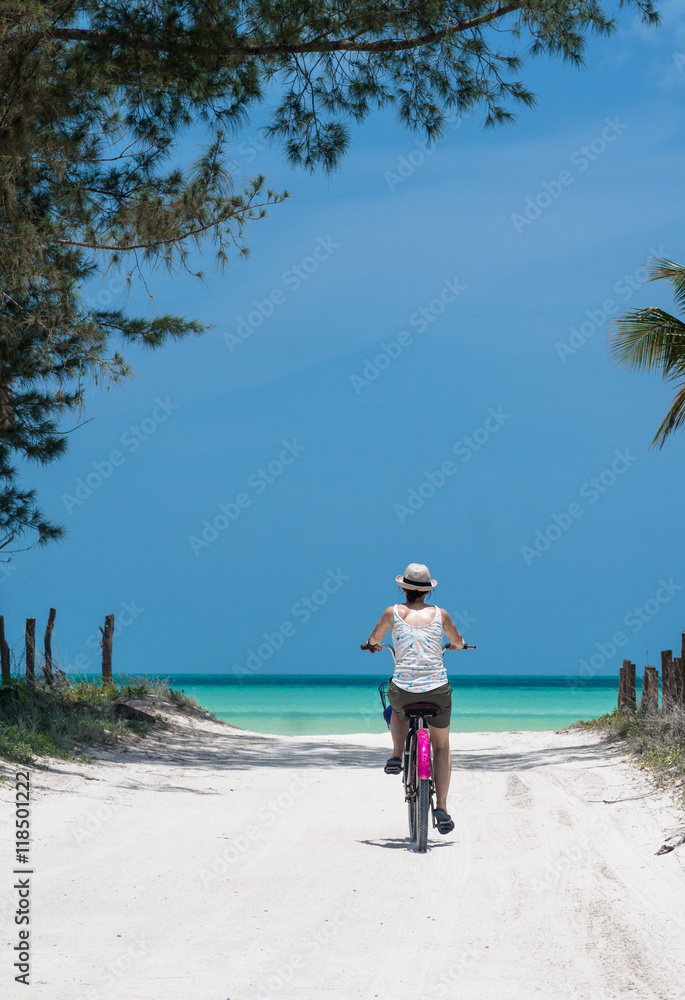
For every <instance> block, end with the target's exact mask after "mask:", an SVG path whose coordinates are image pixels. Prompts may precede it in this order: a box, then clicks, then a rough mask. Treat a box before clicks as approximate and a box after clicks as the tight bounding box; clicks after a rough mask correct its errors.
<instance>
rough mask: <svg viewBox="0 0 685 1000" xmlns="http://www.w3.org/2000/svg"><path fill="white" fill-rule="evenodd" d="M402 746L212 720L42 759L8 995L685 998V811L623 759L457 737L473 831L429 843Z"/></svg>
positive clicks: (1, 794) (540, 738)
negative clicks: (414, 847) (94, 752)
mask: <svg viewBox="0 0 685 1000" xmlns="http://www.w3.org/2000/svg"><path fill="white" fill-rule="evenodd" d="M387 745H388V739H387V737H375V736H368V735H360V736H349V737H326V738H318V737H307V738H301V739H297V738H284V737H273V736H260V735H257V734H249V733H243V732H239V731H236V730H232V729H229V728H228V727H223V726H220V725H218V724H214V723H211V722H202V723H201V722H198V723H193V724H184V726H183V727H182V731H179V732H178V733H177V734H176V735H175V736H174V737H173V738H172V739H169V738H168V737H165V742H154V741H153V742H151V741H146V742H143V743H141V744H140V746H139V747H138V748H137V749H134V750H132V751H131V752H129V753H127V754H121V753H118V754H114V753H111V754H108V755H107V756H106V757H105V759H103V760H102V761H98V762H97V763H94V764H57V765H50V767H48V768H45V769H36V770H35V771H34V775H33V782H34V785H33V801H34V807H33V820H32V823H33V834H34V843H33V862H34V871H35V874H34V876H33V898H32V915H33V922H32V948H33V963H32V972H31V979H32V982H31V987H30V989H29V990H27V989H26V988H25V987H23V986H21V987H20V986H15V985H14V984H13V982H12V977H13V971H12V970H11V961H12V960H9V959H7V958H6V959H5V962H4V963H3V968H2V980H1V985H0V992H1V993H2V996H3V997H7V996H9V997H15V996H17V997H19V996H21V997H25V996H35V997H46V998H49V1000H77V998H78V1000H91V998H92V1000H110V998H113V1000H128V998H134V997H135V998H146V1000H181V998H183V1000H185V998H192V1000H260V998H263V1000H266V998H271V997H273V998H282V1000H302V998H310V997H311V998H316V1000H320V998H321V1000H324V998H326V1000H327V998H330V1000H353V998H354V1000H357V998H359V1000H374V998H379V1000H405V998H406V1000H430V998H432V997H448V998H457V997H458V998H460V1000H461V998H478V1000H500V998H501V997H506V998H508V1000H536V998H542V1000H567V998H568V1000H570V998H573V1000H581V998H582V1000H609V998H617V997H625V998H630V1000H682V997H683V995H684V994H685V951H684V949H683V943H684V942H685V873H684V870H683V868H684V865H683V859H685V847H683V848H680V849H678V850H675V851H672V852H671V853H669V854H665V855H663V856H659V857H656V856H655V853H654V852H655V851H656V850H657V848H658V847H659V846H660V845H661V843H662V842H663V839H664V837H665V836H667V835H668V834H669V833H672V832H673V830H674V829H675V827H676V826H677V825H678V822H679V820H681V819H682V818H681V817H679V815H678V813H677V812H676V810H675V809H674V808H673V806H672V805H670V800H669V799H668V797H667V796H665V795H663V794H655V793H654V792H653V791H652V790H651V788H650V786H649V785H648V784H647V782H646V780H645V779H644V778H643V777H642V775H641V774H640V773H639V772H637V771H636V770H635V769H634V768H633V767H631V766H629V765H628V764H627V763H626V762H625V761H624V760H623V759H622V757H621V754H620V752H619V751H617V750H616V749H615V748H611V747H608V746H606V745H605V744H603V743H602V742H601V741H600V740H599V739H598V738H597V737H595V736H593V735H588V734H583V733H563V734H555V733H551V732H545V733H528V732H516V733H501V734H492V733H465V734H454V736H453V741H452V745H453V749H454V771H453V778H452V789H451V797H450V808H451V811H452V814H453V816H454V817H455V819H456V824H457V825H456V829H455V831H454V833H453V834H452V835H450V836H448V837H440V836H439V835H438V834H437V832H436V833H435V835H434V836H431V839H430V843H429V851H428V853H427V854H425V855H419V854H415V853H412V852H411V851H409V850H408V849H407V842H406V834H407V828H406V810H405V806H404V803H403V801H402V794H401V785H400V779H399V778H397V777H389V776H387V775H385V774H384V773H383V771H382V767H381V765H382V762H383V761H384V760H385V757H386V755H387V754H386V748H387ZM4 771H5V773H8V771H7V768H5V769H4ZM605 800H608V801H605ZM0 809H1V810H2V817H3V818H2V843H1V844H0V850H1V855H0V856H1V857H2V871H3V884H2V886H1V887H0V912H2V913H3V918H4V919H3V926H4V927H5V929H6V933H5V935H3V936H4V937H5V939H6V940H7V941H9V942H10V944H12V943H14V942H15V940H16V939H15V938H14V929H13V927H12V924H11V913H12V911H13V909H14V904H15V897H16V894H15V893H14V892H13V890H12V881H11V880H12V878H13V876H12V875H11V869H12V866H13V853H14V852H13V846H12V841H11V836H10V829H9V823H8V822H7V820H8V819H9V818H11V812H10V788H9V787H8V786H7V785H6V784H2V785H1V786H0ZM9 952H10V947H9V946H8V945H6V946H5V955H6V956H7V955H8V954H9ZM7 985H8V986H9V991H8V990H7V989H6V986H7Z"/></svg>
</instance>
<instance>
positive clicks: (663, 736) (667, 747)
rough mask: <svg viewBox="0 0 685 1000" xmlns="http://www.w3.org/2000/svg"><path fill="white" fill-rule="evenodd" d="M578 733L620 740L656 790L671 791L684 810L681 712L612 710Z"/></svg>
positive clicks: (684, 715)
mask: <svg viewBox="0 0 685 1000" xmlns="http://www.w3.org/2000/svg"><path fill="white" fill-rule="evenodd" d="M576 726H577V727H578V728H580V729H589V730H594V731H596V732H602V733H605V734H606V735H607V736H608V737H609V738H610V739H615V740H620V741H621V742H623V743H624V744H625V746H626V749H627V750H628V751H630V753H632V754H633V755H634V756H635V758H636V762H637V763H638V764H639V766H640V767H642V768H644V769H645V770H647V771H648V773H649V775H650V777H651V778H652V780H653V781H654V783H655V784H656V785H657V786H658V787H659V788H671V789H673V791H675V793H676V795H677V796H678V798H679V800H680V803H681V805H682V806H683V807H685V712H684V711H683V710H682V709H679V708H675V709H672V710H671V711H669V712H665V713H661V712H660V713H659V714H658V715H640V714H639V713H638V714H637V715H636V714H634V713H633V712H626V711H625V710H623V711H620V712H619V710H618V709H617V708H615V709H614V711H613V712H611V714H610V715H601V716H600V717H599V718H598V719H592V720H591V721H590V722H578V723H576Z"/></svg>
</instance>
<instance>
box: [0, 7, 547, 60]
mask: <svg viewBox="0 0 685 1000" xmlns="http://www.w3.org/2000/svg"><path fill="white" fill-rule="evenodd" d="M524 9H528V10H531V11H533V10H535V9H536V5H535V4H530V3H528V2H527V0H513V2H512V3H509V4H506V5H504V6H502V7H497V8H495V10H492V11H489V12H488V13H486V14H480V15H479V16H478V17H472V18H469V19H468V20H467V21H457V22H456V23H452V24H450V25H448V26H447V27H445V28H441V29H440V30H438V31H430V32H428V34H426V35H417V36H415V37H414V38H387V39H379V40H377V41H371V42H364V41H361V42H360V41H357V38H358V36H359V34H360V33H359V32H358V33H357V34H356V35H352V36H351V37H349V38H339V39H337V40H335V41H330V42H326V41H322V40H321V39H316V40H315V41H312V42H277V43H272V44H258V45H255V44H251V43H250V42H247V41H246V42H242V43H241V44H239V45H227V46H222V47H220V48H213V47H211V46H208V45H197V44H193V45H190V44H185V45H184V44H183V43H181V44H179V43H178V42H174V44H173V45H171V44H170V43H169V42H166V41H158V40H157V39H155V38H148V37H145V36H138V37H125V36H123V35H120V34H114V33H113V32H108V31H94V30H91V29H87V28H83V29H82V28H55V29H52V30H36V31H16V32H9V33H8V34H7V35H6V38H5V41H6V42H12V43H14V44H21V43H24V42H26V41H31V40H32V39H34V38H36V37H37V38H41V37H43V38H46V39H48V40H51V41H52V40H54V41H60V42H97V43H99V44H102V43H105V44H106V43H108V42H109V43H110V44H112V45H116V46H117V47H120V48H121V47H125V46H129V47H130V48H133V49H143V50H145V51H147V52H164V53H169V52H172V51H173V52H174V53H178V52H179V51H182V52H183V53H184V54H187V55H208V56H226V57H228V58H232V59H234V58H242V59H250V58H252V57H254V56H281V55H300V54H303V53H307V52H402V51H405V50H408V49H416V48H420V47H421V46H422V45H430V44H431V43H433V42H440V41H442V40H443V39H444V38H448V37H449V36H450V35H454V34H459V33H461V32H464V31H469V30H470V29H472V28H478V27H480V26H481V25H483V24H488V23H489V22H490V21H494V20H497V19H498V18H501V17H504V16H505V15H506V14H511V13H513V11H516V10H524Z"/></svg>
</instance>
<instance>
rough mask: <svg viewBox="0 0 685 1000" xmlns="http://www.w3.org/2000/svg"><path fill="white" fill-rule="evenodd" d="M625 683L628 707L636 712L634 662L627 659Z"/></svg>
mask: <svg viewBox="0 0 685 1000" xmlns="http://www.w3.org/2000/svg"><path fill="white" fill-rule="evenodd" d="M626 677H627V684H626V695H627V696H628V706H627V707H628V709H629V710H630V711H631V712H637V700H636V697H635V664H634V663H630V661H628V669H627V671H626Z"/></svg>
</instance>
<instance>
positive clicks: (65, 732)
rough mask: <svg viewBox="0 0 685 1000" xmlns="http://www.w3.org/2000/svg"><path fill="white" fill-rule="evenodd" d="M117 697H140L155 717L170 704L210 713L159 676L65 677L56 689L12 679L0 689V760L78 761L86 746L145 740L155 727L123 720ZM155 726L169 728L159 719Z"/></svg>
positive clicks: (20, 762) (188, 709)
mask: <svg viewBox="0 0 685 1000" xmlns="http://www.w3.org/2000/svg"><path fill="white" fill-rule="evenodd" d="M117 698H125V699H134V698H135V699H140V700H141V701H144V702H146V704H145V706H144V710H145V711H147V712H148V714H152V715H154V712H155V707H163V706H164V705H165V704H166V706H167V707H171V706H173V707H175V708H179V709H181V710H182V711H190V712H193V713H198V714H202V715H203V716H205V717H206V716H207V715H208V714H209V713H207V712H205V711H204V709H201V708H200V706H199V705H198V704H197V702H196V701H195V699H194V698H189V697H188V696H187V695H185V694H184V692H183V691H174V690H172V689H171V688H169V684H168V681H166V680H161V679H159V678H157V677H127V676H122V677H117V678H115V682H114V683H113V684H107V685H103V683H102V680H101V679H99V678H98V679H88V678H85V677H79V676H76V677H71V678H64V677H62V679H61V680H60V682H59V684H56V685H55V686H54V687H48V686H46V685H45V684H44V683H41V684H39V685H38V686H36V687H35V688H33V689H31V688H27V686H26V684H25V683H24V681H23V680H15V679H13V680H12V681H11V682H10V683H9V684H3V685H2V686H0V758H2V759H4V760H6V761H12V762H14V763H17V764H30V763H31V762H32V761H33V759H34V757H35V756H48V757H58V758H62V759H65V760H69V759H72V760H73V759H75V758H76V757H77V756H79V755H82V752H83V751H82V747H83V745H88V744H93V745H100V746H106V745H114V744H115V743H118V742H119V741H120V740H121V739H122V738H123V737H124V736H126V735H127V734H129V733H135V734H136V735H138V736H145V735H146V734H147V733H148V732H149V731H150V729H151V727H152V723H149V724H148V723H145V722H141V721H136V720H125V719H122V718H120V717H118V716H117V715H116V714H115V712H114V706H113V705H112V702H113V701H115V700H116V699H117ZM154 724H155V727H160V728H163V727H164V726H165V725H166V724H165V723H164V721H163V720H162V719H161V718H160V717H158V716H157V717H155V723H154Z"/></svg>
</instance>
